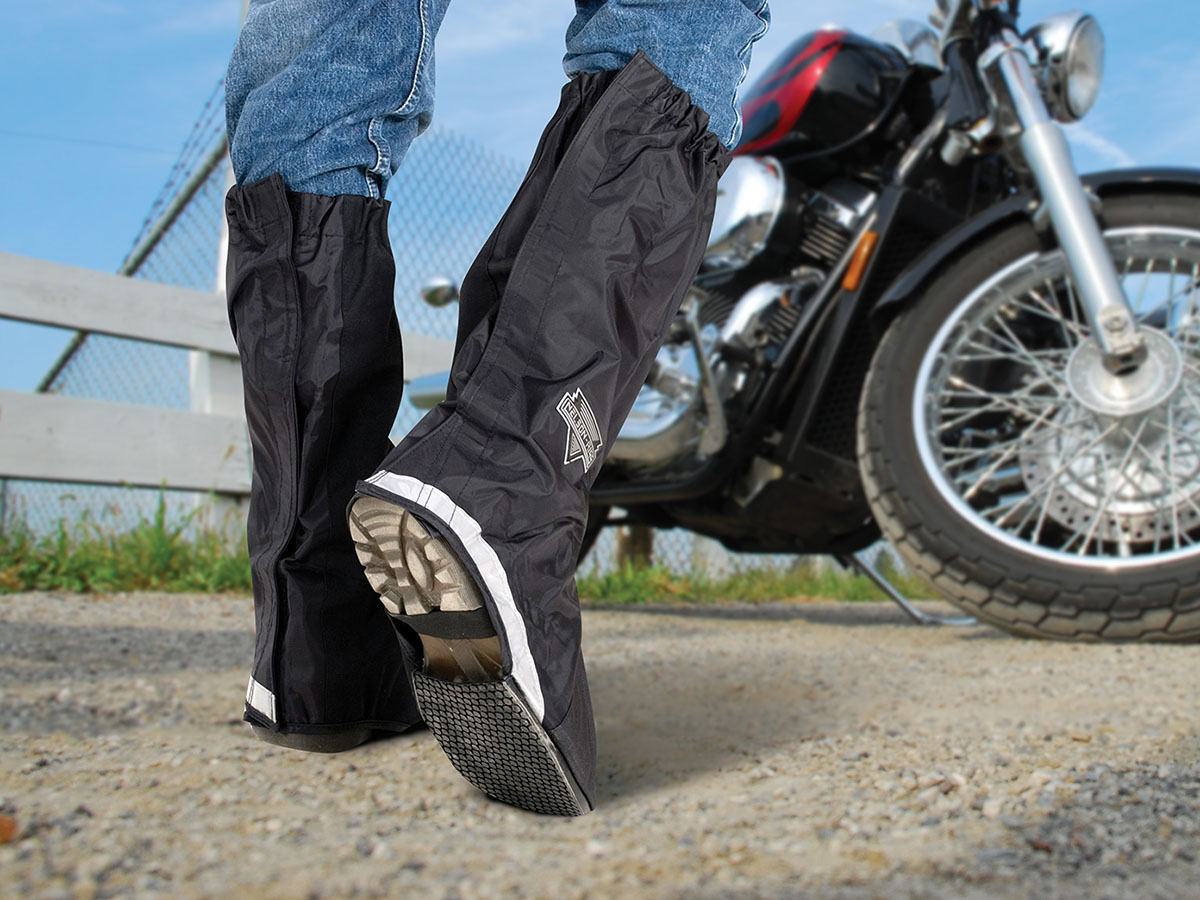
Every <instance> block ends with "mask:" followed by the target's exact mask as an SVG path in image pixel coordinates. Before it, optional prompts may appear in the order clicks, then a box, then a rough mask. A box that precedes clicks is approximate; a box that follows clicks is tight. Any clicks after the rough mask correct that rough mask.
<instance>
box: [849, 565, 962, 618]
mask: <svg viewBox="0 0 1200 900" xmlns="http://www.w3.org/2000/svg"><path fill="white" fill-rule="evenodd" d="M834 559H836V560H837V561H838V562H839V563H840V564H841V565H842V566H844V567H845V568H847V569H853V570H855V571H857V572H860V573H862V574H863V575H866V576H867V577H868V578H870V579H871V581H873V582H875V586H876V587H878V588H879V589H880V590H881V591H883V592H884V593H885V594H887V595H888V598H889V599H890V600H891V601H892V602H893V603H895V604H896V605H897V606H899V607H900V608H901V609H902V610H904V611H905V612H906V613H908V615H909V617H910V618H912V619H913V621H915V622H916V623H917V624H918V625H976V624H978V623H977V622H976V621H975V620H974V619H973V618H971V617H970V616H935V615H933V613H927V612H922V611H921V610H919V609H917V608H916V607H915V606H913V605H912V604H911V603H909V602H908V599H907V598H906V597H905V596H904V595H903V594H901V593H900V592H899V591H898V590H896V588H895V586H894V585H893V584H892V583H891V582H890V581H888V580H887V579H886V578H884V577H883V575H881V574H880V573H879V571H878V570H876V568H875V567H874V566H872V565H871V564H870V563H869V562H867V560H866V559H865V558H864V557H863V555H862V554H861V553H851V554H845V553H839V554H837V555H836V556H834Z"/></svg>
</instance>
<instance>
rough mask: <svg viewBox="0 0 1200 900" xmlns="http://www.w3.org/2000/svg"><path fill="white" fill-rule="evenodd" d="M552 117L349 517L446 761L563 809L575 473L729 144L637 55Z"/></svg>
mask: <svg viewBox="0 0 1200 900" xmlns="http://www.w3.org/2000/svg"><path fill="white" fill-rule="evenodd" d="M610 2H612V0H610ZM676 5H677V4H666V3H661V4H658V5H657V6H656V7H655V8H656V9H657V10H658V17H657V20H656V23H657V29H656V31H657V32H658V33H660V34H661V35H663V37H662V42H663V43H664V45H666V46H674V47H681V48H686V47H691V46H693V42H692V41H691V37H693V36H694V35H692V34H691V32H689V31H688V30H686V29H685V28H684V27H683V26H684V24H686V23H688V22H689V21H690V20H688V19H686V18H681V17H679V16H678V15H676V14H675V13H676V12H677V10H673V9H672V7H673V6H676ZM641 6H646V7H649V6H654V4H647V3H642V4H641ZM735 6H736V9H737V10H740V11H741V13H744V12H745V10H746V7H745V5H744V4H742V3H740V2H738V3H737V4H735ZM602 12H603V9H600V10H599V11H595V12H594V13H593V18H594V17H595V16H596V15H600V14H601V13H602ZM764 13H765V11H764ZM736 21H741V22H742V23H743V25H744V26H745V27H743V28H742V29H741V30H739V29H738V28H736V27H734V26H735V25H736ZM736 21H735V20H734V19H730V21H729V22H728V23H724V20H720V19H719V20H717V21H716V22H714V21H712V20H711V19H709V20H706V23H705V26H704V27H705V30H706V34H708V35H709V36H710V42H711V34H713V33H716V34H718V35H721V36H722V40H723V42H724V43H723V44H722V45H721V47H719V48H717V47H713V48H711V49H710V53H711V54H712V55H714V56H717V57H720V58H721V59H726V58H729V59H736V60H739V62H738V64H737V66H736V67H733V66H732V65H729V66H725V67H724V70H727V71H736V72H737V73H739V74H738V78H737V79H732V80H731V81H730V83H728V84H726V86H725V93H726V94H727V99H728V101H729V102H730V103H731V104H732V97H733V94H734V91H735V90H736V87H737V80H740V73H741V71H742V68H743V66H742V62H740V60H741V59H742V54H743V53H744V51H745V50H746V48H747V47H748V45H749V43H750V42H751V41H752V40H753V37H754V36H756V35H757V34H759V33H761V31H762V29H763V27H764V23H765V19H764V18H761V17H759V16H758V15H751V16H750V17H749V19H746V18H740V19H738V20H736ZM723 24H728V25H729V27H716V26H722V25H723ZM688 27H692V26H691V25H689V26H688ZM697 27H698V26H697ZM619 37H620V36H619V35H614V36H612V40H611V41H610V43H619V41H618V40H617V39H618V38H619ZM722 53H723V54H724V55H722ZM679 55H682V51H681V53H680V54H679ZM615 62H616V64H617V65H621V61H620V60H615ZM714 96H715V93H714ZM556 121H570V122H575V123H577V124H575V125H574V126H573V127H572V128H570V129H567V130H566V131H568V132H569V133H567V134H566V135H565V138H564V139H563V140H562V141H561V142H554V143H553V146H554V147H555V150H554V152H552V153H546V154H542V153H539V159H538V160H535V164H534V168H533V169H532V170H531V176H530V179H527V184H529V183H531V182H536V183H539V184H543V185H544V189H543V190H541V191H540V192H539V193H538V194H537V196H536V201H535V200H533V199H532V198H533V195H532V194H531V195H530V196H529V197H527V198H525V199H526V200H528V201H529V202H528V203H520V204H517V207H516V208H515V209H514V210H513V211H510V212H511V213H512V220H511V221H508V222H507V224H506V223H505V222H502V224H501V226H500V228H498V230H497V233H496V234H495V235H493V238H495V240H494V241H493V242H491V246H492V250H491V251H488V252H485V257H486V259H490V258H491V257H492V256H494V254H495V252H498V251H497V250H496V248H499V247H501V246H503V247H504V248H505V249H504V251H503V253H504V260H503V261H502V262H503V264H502V265H493V268H494V270H495V271H496V272H498V273H501V274H502V277H500V278H498V279H495V280H493V281H490V282H488V281H487V280H486V279H484V278H482V276H481V275H480V273H481V272H482V271H483V270H484V269H486V268H487V266H486V265H484V267H483V269H480V265H481V264H480V262H479V261H477V263H476V266H474V267H472V273H475V274H476V275H480V277H479V278H474V279H471V278H469V281H470V282H471V283H478V284H480V285H481V288H480V289H481V290H482V289H483V288H486V293H483V294H481V295H480V300H479V302H478V303H476V302H475V301H472V303H473V307H472V308H473V309H474V310H475V314H474V317H473V318H468V319H467V320H465V321H464V324H465V325H466V326H468V333H467V334H466V335H465V336H464V335H463V334H462V333H460V335H459V352H458V356H457V357H456V359H455V363H454V369H453V374H452V383H451V390H450V392H449V399H448V400H447V401H446V402H445V403H443V404H441V405H440V406H439V407H438V408H436V409H434V410H432V411H431V412H430V413H429V415H428V416H426V417H425V419H423V420H422V422H421V423H420V424H419V425H418V426H417V428H416V429H414V431H413V432H412V433H411V434H410V435H409V436H408V437H407V438H405V440H404V441H403V442H401V444H400V446H398V447H397V448H396V450H395V451H393V453H391V454H389V455H388V456H387V457H386V458H385V460H384V461H383V463H382V465H381V467H380V470H379V471H378V472H376V474H375V475H373V476H372V477H371V478H369V479H367V480H366V481H364V482H361V483H360V484H359V486H358V491H359V494H360V497H359V499H357V500H356V501H355V503H354V504H353V506H352V508H351V521H352V526H351V531H352V534H353V535H354V538H355V540H356V542H357V543H358V544H359V555H360V558H361V559H362V560H363V562H364V564H365V565H366V566H367V571H368V575H369V577H370V578H371V580H372V583H373V584H374V585H375V587H376V588H377V590H379V592H380V594H381V596H382V598H383V600H384V603H385V606H386V607H387V608H388V610H389V612H391V613H392V614H393V615H394V616H395V617H396V618H398V619H400V620H402V621H404V622H406V623H407V624H409V625H410V626H411V627H412V628H413V629H414V630H415V631H416V632H417V633H418V634H420V635H421V638H422V644H423V647H424V651H425V657H426V660H425V671H424V672H422V673H418V674H417V675H416V676H415V677H414V681H415V683H416V689H417V695H418V700H419V702H420V703H421V707H422V711H423V712H424V714H425V717H426V719H427V720H428V721H429V723H430V726H431V728H432V729H433V731H434V734H435V735H436V736H437V737H438V740H439V741H440V742H441V744H442V746H443V748H444V749H445V750H446V751H447V754H448V755H449V756H450V758H451V760H452V761H453V762H454V763H455V765H456V766H457V767H458V768H459V769H460V771H462V772H463V774H464V775H466V777H467V778H469V779H470V780H471V781H472V782H473V783H475V784H476V785H477V786H478V787H480V788H481V789H482V790H484V791H485V792H487V793H489V794H490V795H492V796H493V797H497V798H498V799H501V800H505V801H506V802H510V803H513V804H515V805H518V806H523V807H525V808H528V809H533V810H535V811H539V812H548V813H559V814H578V813H582V812H586V811H587V810H588V809H589V808H590V807H591V805H592V802H593V782H594V765H595V734H594V726H593V723H592V715H591V706H590V700H589V698H588V691H587V680H586V674H585V671H584V666H583V658H582V655H581V653H580V619H579V606H578V597H577V595H576V592H575V585H574V578H573V571H574V567H575V561H576V558H577V554H578V549H579V543H580V540H581V539H582V535H583V529H584V524H585V521H586V515H587V491H588V489H589V487H590V485H591V484H592V481H593V480H594V478H595V476H596V473H597V472H598V470H599V468H600V463H601V462H602V459H603V456H604V452H605V451H604V448H605V447H606V446H607V445H608V443H609V442H610V441H611V436H612V435H613V434H615V433H616V431H617V430H618V429H619V427H620V425H621V423H622V422H623V421H624V418H625V416H626V415H627V414H628V411H629V408H630V406H631V405H632V402H633V399H634V397H635V396H636V394H637V391H638V389H639V387H640V385H641V383H642V381H643V380H644V378H645V376H646V373H647V371H648V369H649V366H650V364H651V363H652V361H653V359H654V355H655V353H656V352H657V349H658V346H659V343H660V342H661V339H662V336H663V333H664V332H665V330H666V327H667V325H668V324H669V323H670V321H671V319H672V317H673V316H674V314H675V311H676V309H677V308H678V305H679V303H680V301H681V300H682V297H683V295H684V292H685V291H686V289H687V287H688V285H689V284H690V282H691V280H692V278H693V277H694V275H695V272H696V269H697V268H698V266H699V263H700V258H701V255H702V253H703V249H704V245H705V240H706V238H707V234H708V228H709V226H710V224H711V217H712V210H713V204H714V202H715V195H716V182H717V178H718V175H719V173H720V171H721V170H722V169H723V166H724V164H725V161H726V159H727V153H726V150H725V147H724V146H723V145H722V141H721V138H720V137H719V136H718V135H716V134H715V133H714V132H712V131H711V130H709V116H708V115H707V114H706V113H705V112H704V111H703V110H702V109H701V108H699V107H697V106H695V105H693V104H692V103H691V101H690V99H689V97H688V95H687V94H686V93H685V92H684V91H683V90H681V89H680V87H679V86H678V85H676V84H675V83H673V82H672V80H671V79H670V78H668V77H667V76H666V75H664V73H663V72H662V71H660V70H659V69H658V68H657V67H656V66H655V65H654V64H653V63H652V62H651V61H650V59H649V58H648V57H647V55H646V54H645V53H643V52H637V53H635V54H634V55H633V58H632V59H631V60H629V61H628V62H627V63H625V64H624V65H623V67H622V68H621V69H620V71H619V72H615V73H614V72H612V71H606V70H600V71H595V72H583V73H581V74H579V75H577V77H576V78H575V79H574V80H573V81H572V82H571V83H570V84H569V85H567V87H566V88H564V91H563V102H562V105H561V106H560V110H559V115H558V116H556ZM552 126H553V123H552ZM732 128H733V126H732V125H730V129H732ZM549 130H552V129H548V131H549ZM521 199H522V195H521V194H520V193H519V194H518V200H521ZM508 219H509V216H506V220H508ZM501 235H507V236H508V237H507V238H506V239H504V240H502V239H501V237H500V236H501ZM485 251H486V248H485ZM486 259H485V263H486ZM493 262H495V261H494V260H493ZM465 297H466V295H465V294H464V299H465ZM464 315H466V314H465V313H464ZM472 323H473V324H472ZM497 761H500V762H501V763H502V764H497Z"/></svg>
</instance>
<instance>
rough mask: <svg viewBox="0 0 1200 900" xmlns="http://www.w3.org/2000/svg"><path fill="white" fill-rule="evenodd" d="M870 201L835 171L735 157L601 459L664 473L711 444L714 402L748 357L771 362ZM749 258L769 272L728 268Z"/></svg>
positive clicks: (718, 413)
mask: <svg viewBox="0 0 1200 900" xmlns="http://www.w3.org/2000/svg"><path fill="white" fill-rule="evenodd" d="M789 194H790V195H791V197H789V196H788V195H789ZM874 200H875V194H874V193H873V192H871V191H870V190H868V189H866V188H864V187H862V186H861V185H859V184H857V183H855V182H852V181H849V180H846V179H836V180H834V181H832V182H830V183H827V184H824V185H822V186H821V187H820V189H804V188H802V187H797V186H796V185H794V184H792V183H789V182H788V180H787V179H786V177H785V175H784V173H783V168H782V166H781V165H780V164H779V163H778V161H776V160H773V159H770V158H758V157H750V156H740V157H737V158H735V159H734V161H733V163H732V164H731V165H730V167H729V169H728V170H727V171H726V173H725V175H724V176H722V179H721V183H720V185H719V187H718V194H717V208H716V213H715V215H714V219H713V228H712V233H711V236H710V239H709V245H708V250H707V252H706V254H705V258H704V262H703V264H702V266H701V270H700V276H699V277H698V278H697V280H696V283H695V284H694V285H693V287H692V288H691V289H690V290H689V292H688V294H687V296H686V298H685V299H684V302H683V304H682V306H681V308H680V312H679V316H678V317H677V319H676V321H675V323H674V325H673V327H672V329H671V330H670V332H669V334H668V336H667V339H666V342H665V343H664V345H663V347H662V349H661V350H660V351H659V353H658V357H657V358H656V360H655V362H654V366H653V368H652V369H651V371H650V375H649V377H648V378H647V379H646V384H645V386H643V388H642V390H641V392H640V393H639V395H638V398H637V400H636V401H635V402H634V406H633V409H632V411H631V412H630V414H629V417H628V419H627V420H626V422H625V425H624V426H623V427H622V429H621V432H620V434H619V435H618V436H617V437H616V439H615V440H614V441H613V443H612V450H611V452H610V453H609V457H608V464H609V465H619V466H621V467H622V468H625V469H626V470H639V471H642V472H643V473H645V471H646V470H667V471H672V472H675V471H679V470H681V469H684V470H685V469H688V468H692V467H694V466H696V465H698V464H700V463H701V462H703V460H704V459H706V458H707V457H709V456H711V455H712V454H714V453H716V452H717V451H718V450H720V449H721V447H722V446H723V445H724V443H725V440H726V439H727V437H728V434H727V432H726V428H725V421H724V409H725V407H726V405H727V404H728V403H729V402H730V401H732V400H734V398H736V396H737V394H738V392H739V391H740V390H741V388H742V387H743V386H744V385H745V384H746V382H747V380H748V375H749V374H750V370H751V367H752V366H754V365H756V364H759V363H758V362H756V361H758V360H765V361H769V360H771V359H773V358H774V355H775V354H777V353H778V351H779V349H780V348H781V347H782V345H783V343H784V341H786V340H787V338H788V336H789V335H790V334H791V333H792V332H793V331H794V330H795V328H796V326H797V324H798V323H799V322H800V320H801V317H802V316H803V314H804V308H805V306H806V304H807V301H808V299H809V298H811V297H812V296H813V294H815V293H816V291H817V290H818V289H819V288H820V286H821V285H822V284H823V283H824V282H825V280H826V279H827V278H828V274H829V272H830V270H831V269H832V268H833V267H834V266H835V265H836V264H837V262H838V260H840V259H841V257H842V256H843V255H844V254H845V253H846V251H847V249H848V248H849V245H850V241H851V240H852V238H853V235H854V231H855V229H856V228H857V226H858V224H859V222H860V221H861V220H862V217H863V215H865V213H866V211H867V210H868V209H869V208H870V207H871V204H872V203H873V202H874ZM764 260H765V263H764ZM752 262H754V263H755V264H756V268H755V269H754V270H752V271H754V272H759V271H763V270H764V269H765V270H768V271H771V272H772V273H773V274H774V275H775V277H772V278H769V279H766V280H760V278H758V277H755V276H754V275H747V277H737V276H738V274H740V270H746V269H748V268H749V266H750V264H751V263H752ZM731 276H732V277H731Z"/></svg>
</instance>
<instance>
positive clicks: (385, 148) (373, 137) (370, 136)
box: [363, 116, 392, 199]
mask: <svg viewBox="0 0 1200 900" xmlns="http://www.w3.org/2000/svg"><path fill="white" fill-rule="evenodd" d="M379 126H380V123H379V118H378V117H375V116H372V117H371V120H370V121H369V122H368V123H367V140H368V141H370V142H371V145H372V146H373V147H374V148H375V165H374V166H372V167H371V168H369V169H367V171H366V172H365V173H364V174H363V177H364V178H366V180H367V193H368V194H369V195H370V196H371V198H372V199H377V198H378V197H379V188H378V187H377V186H376V184H375V180H374V179H373V178H372V177H371V175H372V174H374V175H378V176H380V177H381V178H382V176H383V174H384V173H385V172H386V171H388V169H389V168H390V167H391V162H392V148H391V147H390V146H389V145H388V142H387V140H385V139H384V137H383V132H382V131H381V130H380V127H379Z"/></svg>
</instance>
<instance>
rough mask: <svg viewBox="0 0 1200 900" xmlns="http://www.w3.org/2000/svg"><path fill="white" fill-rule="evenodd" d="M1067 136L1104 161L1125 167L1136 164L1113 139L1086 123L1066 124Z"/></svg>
mask: <svg viewBox="0 0 1200 900" xmlns="http://www.w3.org/2000/svg"><path fill="white" fill-rule="evenodd" d="M1066 131H1067V137H1068V138H1070V139H1071V141H1073V142H1074V143H1075V144H1077V145H1079V146H1080V147H1086V148H1087V149H1089V150H1091V151H1092V152H1093V153H1095V154H1097V155H1098V156H1100V157H1101V158H1102V159H1104V160H1105V161H1106V162H1108V163H1111V164H1112V165H1114V166H1117V167H1118V168H1122V169H1126V168H1130V167H1132V166H1136V165H1137V160H1135V159H1134V158H1133V157H1132V156H1131V155H1130V154H1129V153H1127V152H1126V151H1125V150H1124V149H1123V148H1122V147H1121V146H1120V145H1119V144H1117V143H1116V142H1115V141H1110V140H1109V139H1108V138H1106V137H1105V136H1104V135H1102V134H1100V133H1099V132H1096V131H1093V130H1092V129H1090V128H1088V127H1087V126H1086V125H1083V124H1080V123H1078V122H1077V123H1075V124H1074V125H1068V126H1067V129H1066Z"/></svg>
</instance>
